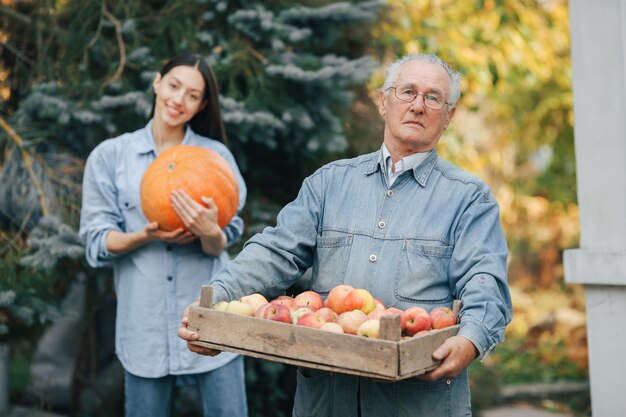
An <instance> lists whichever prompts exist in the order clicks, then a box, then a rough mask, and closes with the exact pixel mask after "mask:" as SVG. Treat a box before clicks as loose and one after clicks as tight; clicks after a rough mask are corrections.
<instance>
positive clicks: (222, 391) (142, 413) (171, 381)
mask: <svg viewBox="0 0 626 417" xmlns="http://www.w3.org/2000/svg"><path fill="white" fill-rule="evenodd" d="M124 374H125V378H124V379H125V388H124V410H125V415H126V417H169V415H170V412H171V409H172V393H173V391H174V387H175V386H176V378H177V377H176V375H167V376H164V377H161V378H141V377H138V376H135V375H132V374H130V373H128V372H126V371H125V372H124ZM189 376H190V377H192V378H193V379H195V382H196V386H197V387H198V391H199V394H200V395H199V397H200V404H201V406H202V415H203V416H204V417H247V416H248V405H247V399H246V387H245V381H244V370H243V357H241V356H239V357H237V358H235V359H234V360H232V361H230V362H229V363H227V364H226V365H224V366H222V367H221V368H218V369H215V370H213V371H211V372H205V373H201V374H194V375H189Z"/></svg>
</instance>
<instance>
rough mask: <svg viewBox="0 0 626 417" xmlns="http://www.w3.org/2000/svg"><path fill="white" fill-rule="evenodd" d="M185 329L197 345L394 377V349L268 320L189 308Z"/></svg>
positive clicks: (381, 342) (384, 342)
mask: <svg viewBox="0 0 626 417" xmlns="http://www.w3.org/2000/svg"><path fill="white" fill-rule="evenodd" d="M189 329H190V330H195V331H198V333H199V335H200V340H201V341H204V342H208V343H211V344H215V345H221V346H224V347H231V348H237V349H241V350H244V351H249V352H256V353H257V354H264V355H271V356H275V357H284V358H285V359H289V360H298V361H306V362H313V363H318V364H324V365H325V366H329V367H337V368H344V369H353V370H359V371H362V372H364V373H375V374H379V375H382V376H387V377H396V376H397V374H398V343H397V342H392V341H388V340H381V339H370V338H366V337H359V336H353V335H346V334H337V333H331V332H326V331H324V330H319V329H314V328H309V327H303V326H294V325H292V324H286V323H279V322H275V321H271V320H262V319H257V318H254V317H244V316H239V315H235V314H230V313H225V312H221V311H215V310H210V309H206V308H203V307H191V308H190V311H189Z"/></svg>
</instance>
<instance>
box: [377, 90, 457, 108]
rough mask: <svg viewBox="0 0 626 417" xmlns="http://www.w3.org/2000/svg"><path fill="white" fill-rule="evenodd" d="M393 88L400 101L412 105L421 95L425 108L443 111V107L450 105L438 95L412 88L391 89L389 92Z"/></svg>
mask: <svg viewBox="0 0 626 417" xmlns="http://www.w3.org/2000/svg"><path fill="white" fill-rule="evenodd" d="M392 88H393V90H394V92H395V94H396V97H397V98H398V100H400V101H405V102H407V103H411V102H413V101H414V100H415V99H416V98H417V96H419V95H420V94H421V95H422V98H423V100H424V106H426V107H428V108H429V109H433V110H441V109H443V106H445V105H446V104H448V102H447V101H446V99H445V98H443V96H441V95H439V94H437V93H420V92H418V91H415V90H414V89H412V88H411V87H389V88H388V90H391V89H392Z"/></svg>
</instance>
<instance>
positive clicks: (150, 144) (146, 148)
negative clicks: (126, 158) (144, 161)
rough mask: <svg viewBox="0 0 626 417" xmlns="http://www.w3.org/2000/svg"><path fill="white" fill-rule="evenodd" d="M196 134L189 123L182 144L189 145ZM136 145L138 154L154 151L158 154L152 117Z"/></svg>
mask: <svg viewBox="0 0 626 417" xmlns="http://www.w3.org/2000/svg"><path fill="white" fill-rule="evenodd" d="M194 135H195V133H194V132H193V130H191V128H190V127H189V125H187V126H186V127H185V136H184V137H183V141H182V142H181V144H182V145H188V144H189V142H190V141H191V138H192V137H193V136H194ZM135 146H136V150H137V153H138V154H146V153H150V152H153V153H154V154H155V155H156V154H157V151H156V146H155V145H154V136H153V135H152V119H150V121H149V122H148V124H147V125H146V127H144V129H143V134H142V135H141V140H139V141H137V142H136V145H135Z"/></svg>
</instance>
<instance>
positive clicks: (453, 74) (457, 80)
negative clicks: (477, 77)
mask: <svg viewBox="0 0 626 417" xmlns="http://www.w3.org/2000/svg"><path fill="white" fill-rule="evenodd" d="M415 60H416V61H426V62H430V63H431V64H437V65H440V66H441V67H442V68H443V69H445V70H446V72H447V73H448V76H449V77H450V91H449V95H450V97H448V101H449V104H448V107H449V108H452V107H454V106H456V102H457V101H458V99H459V97H461V73H459V72H458V71H455V70H453V69H452V67H451V66H450V65H448V63H447V62H445V61H444V60H443V59H441V58H439V57H438V56H437V55H432V54H412V55H405V56H403V57H402V58H400V59H398V60H397V61H395V62H393V63H392V64H391V65H389V67H388V68H387V72H386V76H385V83H384V84H383V86H382V88H381V91H382V92H383V93H384V94H385V95H387V94H389V88H390V87H393V83H394V82H395V81H396V78H397V77H398V71H399V70H400V67H402V65H404V64H405V63H407V62H409V61H415Z"/></svg>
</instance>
